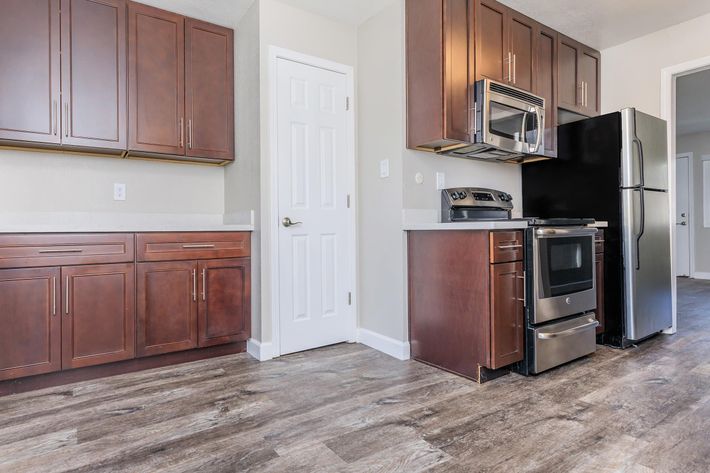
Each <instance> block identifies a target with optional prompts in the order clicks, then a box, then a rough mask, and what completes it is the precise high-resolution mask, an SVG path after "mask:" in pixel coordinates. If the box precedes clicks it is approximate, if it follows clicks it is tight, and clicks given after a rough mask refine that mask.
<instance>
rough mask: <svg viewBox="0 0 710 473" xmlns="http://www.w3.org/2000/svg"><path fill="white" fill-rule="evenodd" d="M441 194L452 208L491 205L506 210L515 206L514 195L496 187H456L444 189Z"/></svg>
mask: <svg viewBox="0 0 710 473" xmlns="http://www.w3.org/2000/svg"><path fill="white" fill-rule="evenodd" d="M441 196H442V200H443V201H445V203H446V204H448V206H449V207H450V208H461V207H491V208H496V209H505V210H512V208H513V196H511V195H510V194H508V193H507V192H503V191H498V190H495V189H485V188H482V187H455V188H451V189H444V190H442V191H441Z"/></svg>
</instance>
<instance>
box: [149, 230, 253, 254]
mask: <svg viewBox="0 0 710 473" xmlns="http://www.w3.org/2000/svg"><path fill="white" fill-rule="evenodd" d="M136 251H137V253H138V256H137V260H138V261H184V260H198V259H214V258H241V257H245V256H250V255H251V233H249V232H197V233H139V234H138V235H136Z"/></svg>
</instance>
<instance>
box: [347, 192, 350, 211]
mask: <svg viewBox="0 0 710 473" xmlns="http://www.w3.org/2000/svg"><path fill="white" fill-rule="evenodd" d="M347 204H348V208H350V194H348V197H347Z"/></svg>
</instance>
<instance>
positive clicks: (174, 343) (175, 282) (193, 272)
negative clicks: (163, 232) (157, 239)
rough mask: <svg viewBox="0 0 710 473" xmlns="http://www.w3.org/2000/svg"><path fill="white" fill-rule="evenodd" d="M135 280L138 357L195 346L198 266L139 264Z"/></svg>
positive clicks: (191, 263) (172, 263)
mask: <svg viewBox="0 0 710 473" xmlns="http://www.w3.org/2000/svg"><path fill="white" fill-rule="evenodd" d="M136 277H137V283H136V287H137V290H136V294H137V317H136V319H137V320H136V322H137V330H136V333H137V336H136V345H137V346H136V351H137V354H138V356H150V355H159V354H162V353H169V352H173V351H180V350H189V349H190V348H195V347H197V263H196V262H195V261H167V262H159V263H138V265H137V267H136Z"/></svg>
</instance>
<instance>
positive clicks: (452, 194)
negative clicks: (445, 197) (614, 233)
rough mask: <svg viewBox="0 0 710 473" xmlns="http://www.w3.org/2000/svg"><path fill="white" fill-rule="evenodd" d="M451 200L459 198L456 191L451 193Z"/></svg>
mask: <svg viewBox="0 0 710 473" xmlns="http://www.w3.org/2000/svg"><path fill="white" fill-rule="evenodd" d="M451 200H459V195H458V194H457V193H456V192H452V193H451Z"/></svg>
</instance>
